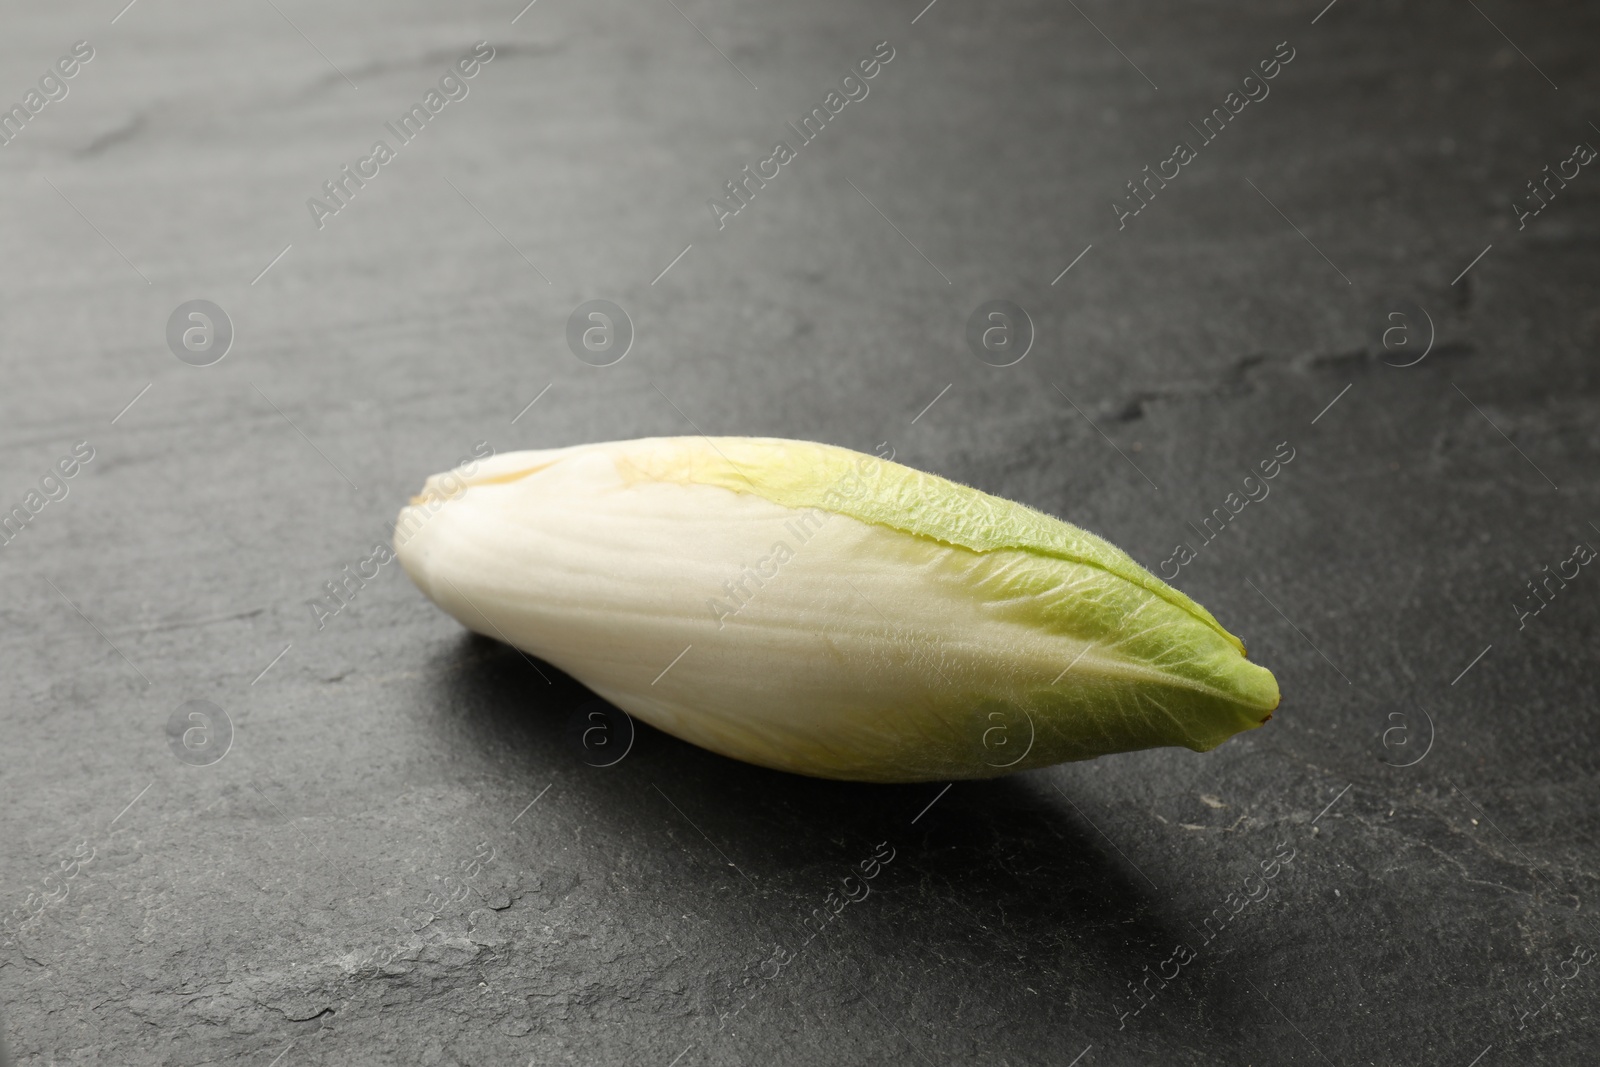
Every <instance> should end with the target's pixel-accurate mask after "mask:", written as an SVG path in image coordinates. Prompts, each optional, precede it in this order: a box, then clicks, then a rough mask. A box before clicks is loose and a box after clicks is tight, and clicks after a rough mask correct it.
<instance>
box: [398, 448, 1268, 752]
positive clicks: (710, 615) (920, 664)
mask: <svg viewBox="0 0 1600 1067" xmlns="http://www.w3.org/2000/svg"><path fill="white" fill-rule="evenodd" d="M396 548H397V551H398V554H399V556H400V559H401V562H402V565H403V566H404V567H405V569H406V571H407V573H408V574H410V575H411V577H412V578H413V580H415V581H416V582H417V584H418V586H419V587H421V588H422V589H423V591H424V592H426V593H427V594H428V595H429V596H430V597H432V598H433V599H434V600H435V602H437V603H438V604H439V605H440V606H441V607H443V608H444V609H445V610H446V611H449V612H450V613H451V614H453V615H455V616H456V618H458V619H460V620H461V621H462V622H463V623H464V624H465V625H467V626H469V627H471V628H473V629H475V630H478V631H479V632H482V633H484V634H486V635H489V636H492V637H497V638H499V639H501V640H506V641H508V642H510V643H512V644H513V645H516V646H517V647H518V648H521V649H523V650H524V651H527V652H530V653H532V654H535V655H538V656H541V657H543V658H545V659H546V660H548V661H549V662H552V663H554V664H556V665H557V666H559V667H562V668H563V669H565V670H567V671H568V672H569V673H570V674H572V675H573V676H574V677H576V678H578V679H579V680H580V681H583V682H585V683H586V684H587V685H589V686H590V687H591V688H592V689H594V690H595V691H596V692H598V693H599V694H600V695H602V696H604V697H606V698H607V699H608V700H610V701H612V702H613V703H615V704H617V705H618V706H619V707H622V708H623V709H624V710H626V711H628V712H630V713H632V714H634V715H636V716H638V717H640V718H642V719H644V720H645V721H646V722H649V723H651V724H652V725H655V726H657V727H659V728H661V729H663V730H666V731H667V732H669V733H673V734H676V735H677V736H679V737H682V738H684V739H686V740H689V741H692V742H694V743H696V744H700V745H703V746H705V747H707V748H710V749H713V750H715V751H718V752H722V753H724V754H725V755H729V756H733V757H736V758H739V759H745V760H749V761H751V762H755V763H760V764H763V765H766V766H770V767H776V768H780V769H784V770H791V771H797V772H799V773H805V774H814V775H821V776H826V777H837V778H852V779H864V780H877V781H918V780H931V779H947V778H957V777H983V776H989V775H994V774H1001V773H1005V772H1007V771H1009V770H1018V769H1024V768H1028V767H1035V766H1043V765H1047V764H1051V763H1055V762H1059V761H1061V760H1069V759H1087V758H1090V757H1093V756H1099V755H1104V754H1108V753H1112V752H1120V751H1128V750H1131V749H1138V748H1147V747H1154V746H1161V745H1182V746H1184V747H1188V748H1191V749H1194V750H1196V751H1204V750H1206V749H1210V748H1213V747H1215V746H1216V745H1217V744H1220V743H1221V742H1222V741H1223V740H1225V739H1226V738H1227V737H1229V736H1231V735H1232V734H1234V733H1237V732H1239V731H1240V730H1245V729H1250V728H1252V727H1255V726H1258V725H1260V724H1261V723H1262V722H1264V721H1265V720H1266V719H1267V718H1268V717H1270V713H1271V711H1272V709H1273V708H1275V707H1276V706H1277V703H1278V688H1277V683H1276V682H1275V680H1274V679H1273V677H1272V675H1271V673H1270V672H1268V671H1266V670H1264V669H1262V668H1260V667H1257V666H1255V665H1254V664H1251V663H1249V662H1248V661H1247V660H1246V659H1245V658H1244V655H1243V645H1242V644H1240V642H1239V641H1238V639H1237V638H1235V637H1233V636H1232V635H1231V634H1229V633H1228V632H1227V631H1226V630H1224V629H1223V628H1222V626H1221V625H1220V624H1219V623H1218V622H1217V621H1216V619H1214V618H1213V617H1212V616H1211V614H1210V613H1209V612H1207V611H1206V610H1205V609H1204V608H1201V607H1200V606H1199V605H1198V604H1196V603H1194V601H1192V600H1191V599H1190V598H1188V597H1187V596H1185V595H1183V594H1182V593H1180V592H1178V591H1177V590H1175V589H1172V588H1171V587H1169V586H1167V585H1166V584H1165V583H1163V582H1161V581H1160V580H1159V579H1158V578H1156V577H1155V576H1154V575H1152V574H1150V573H1149V572H1148V571H1145V570H1144V569H1143V568H1141V567H1139V565H1138V564H1137V563H1135V562H1134V561H1133V560H1132V559H1131V558H1130V557H1129V556H1127V555H1126V554H1125V553H1123V552H1121V551H1120V550H1118V549H1116V548H1115V547H1114V546H1112V545H1111V544H1109V543H1108V542H1106V541H1104V540H1102V539H1101V538H1098V537H1096V536H1094V535H1093V534H1090V533H1087V532H1085V531H1083V530H1080V529H1078V528H1076V527H1074V526H1070V525H1068V524H1066V523H1063V522H1060V521H1058V520H1056V519H1053V518H1050V517H1049V516H1047V515H1044V514H1042V513H1040V512H1037V511H1034V510H1032V509H1030V508H1026V507H1024V506H1022V505H1020V504H1015V503H1012V502H1010V501H1007V500H1002V499H1000V498H997V497H993V496H990V495H988V494H985V493H982V492H979V491H978V490H975V489H971V488H968V487H966V486H961V485H958V484H956V483H954V482H951V481H948V480H946V479H943V478H939V477H937V476H934V475H930V474H925V473H922V472H919V471H915V470H912V469H910V468H907V467H905V466H903V465H900V464H897V463H893V462H892V461H888V460H882V459H878V458H876V457H873V456H866V455H863V454H861V453H857V452H852V451H850V450H847V449H842V448H836V447H833V446H829V445H821V444H815V443H810V442H801V441H785V440H775V439H764V438H699V437H695V438H652V439H645V440H639V441H622V442H610V443H606V444H597V445H585V446H578V447H574V448H567V449H555V450H549V451H542V452H522V453H511V454H507V455H502V456H498V457H494V458H493V459H491V460H489V461H487V462H486V463H485V464H484V465H483V466H482V468H481V469H480V470H478V471H476V472H475V473H474V474H473V475H472V476H470V477H467V478H465V479H462V478H459V477H457V476H455V475H453V474H451V475H440V476H435V477H434V478H433V479H430V480H429V483H428V486H427V487H426V488H425V489H424V492H423V494H422V495H420V496H419V497H417V498H416V500H415V501H414V504H413V507H412V508H409V509H407V510H406V511H405V512H403V513H402V515H401V522H400V524H399V526H398V527H397V531H396ZM669 663H670V669H666V670H663V668H668V666H669Z"/></svg>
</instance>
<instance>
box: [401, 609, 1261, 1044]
mask: <svg viewBox="0 0 1600 1067" xmlns="http://www.w3.org/2000/svg"><path fill="white" fill-rule="evenodd" d="M429 671H430V673H432V674H433V679H434V685H435V687H436V695H437V697H438V700H439V703H440V707H441V710H440V712H439V714H438V718H437V722H438V723H439V729H440V741H441V743H442V744H444V745H446V746H449V745H451V744H455V745H457V746H459V748H460V749H461V755H462V756H463V758H470V759H476V760H478V761H480V762H481V763H482V764H483V765H484V767H485V770H486V771H489V772H491V773H494V774H498V775H509V776H511V778H512V779H513V780H514V781H513V783H512V784H513V785H514V786H515V788H516V789H517V790H520V792H519V794H518V795H522V794H526V795H530V796H531V795H533V792H534V791H536V790H537V789H539V788H542V787H543V785H544V784H546V783H548V782H551V781H556V782H558V783H560V785H561V788H562V789H563V790H566V791H569V792H576V793H578V794H580V795H581V797H582V803H581V808H582V811H583V819H584V825H585V839H586V840H589V841H597V842H598V841H605V840H607V839H608V838H610V839H613V840H615V839H621V840H624V841H627V842H628V843H629V844H630V845H631V846H632V847H631V848H630V849H629V854H630V856H631V862H633V863H634V864H636V865H637V864H638V863H639V862H640V860H639V858H638V852H639V850H641V849H642V850H643V851H644V853H645V854H646V856H651V855H654V856H655V862H656V863H657V864H658V865H659V866H658V867H657V869H656V870H654V871H652V872H650V875H649V879H648V880H649V881H650V882H651V884H653V885H656V886H658V891H659V892H663V893H673V892H676V893H680V894H681V893H690V894H693V896H694V899H695V901H696V904H697V906H700V907H703V908H706V909H710V910H713V911H714V912H715V915H716V920H717V926H718V928H719V929H721V930H724V931H726V932H727V933H728V935H729V937H730V938H731V939H733V940H735V941H737V940H738V935H741V934H743V935H747V936H745V937H744V941H745V942H748V943H749V944H752V945H755V944H766V945H769V946H770V945H771V944H773V943H777V944H779V945H786V946H787V947H788V948H789V949H790V950H793V948H794V947H795V945H796V944H798V943H800V942H802V941H806V940H807V936H808V935H807V928H806V927H804V926H802V920H804V919H805V918H806V917H807V916H811V915H812V914H813V913H814V909H818V908H823V907H824V903H825V898H826V894H827V893H828V892H829V891H830V889H836V888H837V887H838V886H839V885H840V880H841V878H842V877H843V876H847V875H852V874H854V873H856V870H857V866H858V864H859V862H860V861H862V860H865V859H867V858H868V857H870V856H871V855H872V854H873V850H874V848H875V846H877V845H878V844H879V843H887V845H888V846H889V847H890V848H892V849H893V850H894V853H895V859H894V860H893V862H892V863H891V864H890V865H888V871H887V873H888V874H889V876H888V877H880V879H879V881H878V882H877V883H875V884H874V888H875V889H877V890H878V892H875V893H873V894H872V896H871V899H872V900H873V901H874V902H875V903H874V904H873V905H872V906H871V907H868V908H860V909H855V910H854V911H852V912H851V913H850V914H851V920H852V925H851V927H850V934H849V937H848V938H833V939H824V938H818V939H816V944H817V946H820V947H815V946H814V947H812V948H808V949H807V950H806V951H807V952H808V953H811V954H812V955H813V956H816V957H817V958H819V959H821V960H822V961H823V962H824V966H822V967H819V968H817V969H816V970H815V971H814V972H813V973H811V974H810V975H809V976H808V978H807V982H808V983H813V984H812V985H811V986H809V987H808V988H809V989H810V991H811V992H810V993H808V994H806V995H807V996H812V995H817V993H818V991H817V989H816V984H817V983H820V984H821V985H822V986H823V987H824V990H823V991H822V995H824V996H834V995H835V994H837V995H836V996H834V999H833V1002H834V1003H846V1002H849V1001H852V1000H854V999H856V998H858V997H860V998H866V999H868V1000H870V1002H871V1003H872V1004H873V1005H874V1007H876V1008H879V1009H881V1010H883V1011H886V1012H890V1013H899V1015H900V1017H902V1018H907V1019H915V1018H918V1017H926V1016H930V1015H933V1014H936V1015H937V1016H938V1021H940V1022H942V1023H952V1024H953V1023H955V1022H956V1020H954V1019H953V1018H952V1013H954V1014H955V1016H958V1017H971V1018H973V1019H976V1018H977V1017H978V1016H982V1015H984V1014H985V1013H987V1014H988V1015H989V1016H993V1015H994V1014H995V1013H999V1014H1001V1015H1003V1016H1004V1017H1005V1018H1006V1020H1007V1029H1008V1030H1009V1031H1011V1032H1014V1033H1015V1034H1016V1035H1018V1037H1019V1040H1020V1039H1021V1037H1022V1036H1023V1035H1028V1034H1032V1035H1034V1036H1035V1037H1037V1036H1038V1035H1040V1034H1054V1035H1060V1036H1061V1040H1062V1041H1064V1042H1065V1041H1068V1040H1071V1039H1069V1038H1068V1037H1066V1036H1064V1035H1065V1034H1066V1033H1067V1032H1071V1033H1073V1034H1082V1035H1084V1039H1085V1040H1117V1041H1120V1042H1124V1043H1126V1044H1127V1045H1129V1046H1132V1047H1138V1046H1140V1045H1143V1044H1145V1043H1146V1042H1147V1041H1148V1042H1153V1043H1154V1045H1153V1046H1152V1047H1154V1046H1166V1045H1170V1043H1171V1042H1172V1041H1177V1040H1184V1039H1186V1038H1192V1037H1193V1032H1192V1031H1193V1030H1194V1029H1195V1027H1196V1026H1197V1025H1198V1026H1200V1027H1201V1028H1203V1029H1204V1031H1205V1032H1206V1033H1207V1034H1208V1035H1209V1037H1210V1038H1211V1039H1212V1040H1216V1039H1218V1038H1222V1039H1224V1040H1226V1039H1227V1037H1228V1036H1229V1035H1230V1033H1234V1034H1236V1033H1238V1032H1240V1031H1244V1030H1255V1029H1257V1025H1256V1023H1257V1022H1258V1021H1259V1016H1258V1012H1257V1011H1256V1009H1255V1007H1254V1006H1251V1005H1249V1004H1246V1003H1243V1002H1242V1001H1241V998H1240V997H1239V996H1238V993H1237V990H1236V989H1235V987H1234V984H1233V983H1230V982H1229V980H1228V978H1227V976H1226V975H1225V974H1222V973H1219V972H1218V971H1217V970H1216V969H1215V968H1214V966H1213V964H1214V960H1211V959H1209V958H1206V959H1202V960H1201V961H1200V963H1199V965H1197V966H1191V967H1190V968H1187V969H1185V971H1184V973H1183V975H1182V977H1181V978H1178V979H1176V980H1174V982H1173V983H1172V984H1171V986H1170V987H1168V988H1166V989H1165V990H1164V991H1162V992H1161V993H1160V994H1159V995H1158V996H1157V998H1156V1001H1155V1002H1154V1003H1152V1004H1151V1005H1150V1008H1149V1009H1148V1010H1146V1011H1144V1012H1142V1013H1140V1015H1139V1017H1138V1019H1137V1025H1127V1024H1126V1023H1125V1020H1119V1014H1120V1013H1121V1012H1123V1011H1127V1010H1130V1009H1132V1008H1136V1007H1138V1006H1139V1003H1140V1002H1139V1000H1138V999H1136V997H1135V995H1134V992H1133V988H1132V987H1133V986H1134V985H1136V984H1140V983H1144V984H1143V986H1142V988H1144V989H1146V990H1150V989H1152V988H1154V987H1153V986H1152V985H1151V984H1150V983H1149V981H1148V979H1149V976H1150V974H1151V972H1152V971H1154V970H1155V969H1156V968H1157V967H1158V965H1159V964H1160V963H1161V962H1162V961H1163V960H1164V959H1166V958H1167V957H1169V956H1170V955H1171V953H1172V951H1173V947H1174V946H1175V945H1177V944H1180V943H1186V944H1188V945H1190V946H1195V945H1197V944H1198V941H1197V938H1196V932H1195V928H1194V927H1193V926H1192V925H1191V923H1190V922H1189V921H1188V917H1187V916H1186V915H1184V914H1180V913H1179V912H1178V910H1177V909H1176V908H1175V907H1174V906H1173V903H1172V901H1171V898H1170V897H1168V896H1167V895H1166V894H1164V893H1162V892H1161V891H1159V890H1158V889H1157V888H1155V887H1154V886H1153V885H1152V884H1151V883H1150V882H1149V881H1148V880H1147V879H1146V877H1145V876H1144V874H1143V873H1141V872H1140V871H1139V870H1138V868H1136V867H1134V866H1133V864H1132V862H1131V861H1130V860H1129V859H1128V858H1127V857H1126V856H1125V855H1124V854H1123V853H1122V852H1120V851H1119V850H1118V848H1117V846H1116V845H1115V844H1113V843H1111V841H1110V839H1109V838H1108V837H1106V836H1103V835H1102V834H1101V832H1100V829H1099V828H1097V827H1096V826H1095V825H1094V824H1093V823H1091V822H1089V817H1090V816H1089V815H1088V814H1087V813H1086V812H1085V810H1084V808H1085V807H1087V806H1088V805H1087V804H1082V803H1080V801H1082V799H1083V798H1071V799H1070V802H1069V798H1068V797H1067V796H1064V795H1063V794H1062V793H1060V792H1058V791H1057V789H1056V788H1055V785H1054V782H1055V781H1056V779H1055V778H1052V777H1050V775H1051V772H1050V771H1042V772H1031V773H1028V774H1023V775H1015V776H1011V777H1005V778H997V779H987V780H978V781H963V782H957V783H955V784H954V785H953V786H952V787H951V789H950V790H949V791H948V792H947V793H944V794H941V790H942V789H943V788H944V783H937V782H936V783H924V784H917V785H877V784H865V783H856V782H836V781H828V780H824V779H816V778H806V777H802V776H799V775H793V774H786V773H782V772H778V771H772V770H767V769H765V768H761V767H756V766H753V765H750V764H746V763H741V762H739V761H737V760H732V759H728V758H726V757H723V756H719V755H717V754H715V753H712V752H709V751H706V750H704V749H701V748H698V747H696V746H694V745H690V744H688V743H686V742H682V741H679V740H677V739H676V738H674V737H671V736H669V735H667V734H665V733H662V732H661V731H659V730H655V729H653V728H652V727H650V726H648V725H646V724H644V723H642V722H638V721H636V720H635V721H634V729H635V733H634V736H633V737H632V738H631V745H630V747H629V748H628V749H627V754H626V756H625V757H623V758H620V759H619V760H618V761H617V762H616V763H615V764H613V765H610V766H596V765H595V764H596V763H600V762H605V761H608V760H610V759H612V758H615V757H614V753H612V754H602V755H597V754H596V753H595V752H594V751H593V750H592V748H591V749H587V750H586V749H585V748H584V747H583V746H582V745H581V744H580V743H579V742H578V740H577V739H578V737H579V736H580V734H581V730H582V729H583V726H584V719H583V717H584V716H585V714H586V713H587V712H589V711H592V710H593V709H594V708H597V707H605V706H606V705H604V704H603V702H600V701H599V698H598V697H596V696H595V694H594V693H592V692H591V691H590V690H588V689H587V688H585V687H584V686H583V685H582V684H581V683H579V682H577V681H576V680H575V679H573V678H571V677H569V676H568V675H566V674H564V673H563V672H561V671H560V670H559V669H557V668H555V667H553V666H551V665H550V664H548V663H545V662H543V661H535V660H533V659H531V658H529V657H526V656H524V655H523V654H522V653H520V652H518V651H517V650H516V649H513V648H511V647H510V646H507V645H504V644H501V643H500V642H497V641H492V640H488V639H486V638H482V637H479V636H477V635H464V636H463V637H462V638H461V639H460V640H459V641H457V642H455V643H453V644H451V645H450V646H448V647H446V648H445V649H443V650H441V652H440V653H439V654H438V655H437V656H436V657H435V658H434V660H433V661H432V663H431V664H430V666H429ZM575 717H576V718H575ZM621 740H622V739H620V738H619V739H617V741H618V743H620V741H621ZM616 751H620V750H616ZM518 778H521V779H525V781H515V779H518ZM936 798H937V799H936ZM930 805H931V806H930ZM1075 805H1076V807H1075ZM1113 814H1114V813H1113ZM686 849H687V850H688V851H689V852H690V853H693V854H694V855H696V856H698V857H699V861H703V863H704V864H705V867H704V868H697V869H701V870H704V872H705V882H704V883H700V884H696V885H691V886H689V887H687V888H685V887H684V885H683V884H682V881H681V878H678V876H677V875H676V874H675V873H674V872H677V871H680V870H681V867H680V865H681V864H682V863H684V862H685V860H684V850H686ZM719 854H720V855H719ZM644 862H646V863H647V864H648V863H649V862H650V861H649V860H646V861H644ZM733 865H737V867H736V869H735V870H729V867H731V866H733ZM675 878H677V881H675ZM722 882H727V887H726V889H727V891H723V892H713V891H711V889H712V887H714V886H718V885H720V884H721V883H722ZM880 899H881V900H882V903H876V902H877V901H879V900H880ZM891 959H897V960H899V961H900V965H899V966H897V967H895V968H894V972H895V973H902V972H904V971H905V970H907V969H909V968H911V967H921V966H923V965H924V964H928V965H935V964H940V963H944V962H947V961H949V960H952V959H959V960H961V961H963V962H964V964H966V965H967V966H968V967H970V968H971V969H972V972H973V973H974V974H975V975H977V976H979V980H977V981H969V980H960V981H957V982H955V983H954V984H952V983H950V982H949V981H947V980H946V981H936V982H931V983H928V984H927V985H907V984H906V983H904V982H902V981H899V980H896V979H892V978H891V977H890V974H891V973H892V972H891V971H890V969H889V968H888V967H887V965H886V962H885V961H887V960H891ZM744 964H745V961H744V960H735V961H733V962H731V963H730V962H729V961H727V960H722V961H720V962H719V963H718V964H717V966H716V968H715V970H716V974H715V975H711V976H708V977H707V981H706V983H705V987H704V989H703V994H704V996H705V998H706V1004H707V1011H708V1012H709V1015H710V1017H712V1018H713V1020H714V1017H715V1015H716V1013H717V1011H718V1010H720V1008H719V1007H718V1005H719V1003H720V1002H719V999H718V998H719V996H723V993H722V992H719V989H718V988H717V987H718V985H719V982H720V984H721V985H723V986H726V985H728V984H729V978H730V976H731V978H733V979H736V978H737V977H738V974H739V970H740V967H742V966H744ZM1146 968H1148V970H1147V969H1146ZM704 969H705V968H704V967H702V970H704ZM830 986H837V988H836V989H834V988H827V987H830ZM1063 1005H1065V1010H1063ZM862 1010H863V1011H867V1010H870V1009H862ZM1263 1010H1265V1009H1263ZM1202 1020H1203V1021H1202ZM991 1021H992V1020H991ZM713 1025H715V1023H714V1021H713ZM1123 1025H1127V1028H1126V1030H1123V1029H1122V1027H1123ZM1163 1035H1164V1036H1163ZM1061 1047H1065V1045H1062V1046H1061ZM1038 1051H1039V1050H1038V1049H1037V1048H1036V1047H1033V1048H1031V1049H1030V1047H1029V1046H1028V1045H1027V1044H1026V1043H1024V1044H1023V1045H1022V1046H1021V1047H1019V1048H1017V1049H1014V1050H1011V1051H1010V1054H1011V1055H1013V1056H1016V1057H1021V1058H1023V1059H1026V1058H1028V1057H1029V1056H1030V1055H1034V1054H1037V1053H1038ZM1069 1058H1070V1057H1069Z"/></svg>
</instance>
